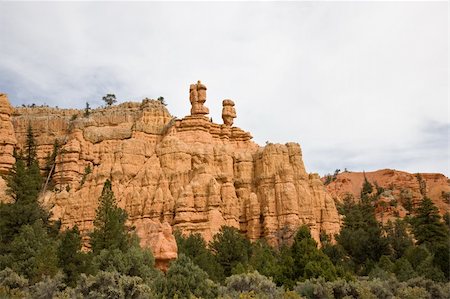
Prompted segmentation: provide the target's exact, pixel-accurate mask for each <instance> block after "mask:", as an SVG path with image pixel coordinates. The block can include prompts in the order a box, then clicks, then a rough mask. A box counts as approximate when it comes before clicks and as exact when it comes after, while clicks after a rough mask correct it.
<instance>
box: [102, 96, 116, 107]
mask: <svg viewBox="0 0 450 299" xmlns="http://www.w3.org/2000/svg"><path fill="white" fill-rule="evenodd" d="M103 101H104V102H105V103H106V105H108V106H111V105H113V104H114V103H115V102H117V100H116V95H115V94H111V93H108V94H107V95H106V96H104V97H103Z"/></svg>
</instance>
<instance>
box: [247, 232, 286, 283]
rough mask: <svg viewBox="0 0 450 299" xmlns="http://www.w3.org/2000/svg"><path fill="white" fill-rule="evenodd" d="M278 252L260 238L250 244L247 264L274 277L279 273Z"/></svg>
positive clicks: (263, 273)
mask: <svg viewBox="0 0 450 299" xmlns="http://www.w3.org/2000/svg"><path fill="white" fill-rule="evenodd" d="M279 259H280V257H279V254H278V253H277V252H276V251H275V249H274V248H272V247H271V246H270V245H269V244H267V242H266V241H265V240H264V239H262V240H258V241H256V242H255V243H253V244H252V254H251V257H250V260H249V265H250V267H251V268H253V269H254V270H256V271H258V272H259V273H261V274H262V275H264V276H266V277H272V278H275V277H277V276H279V275H280V274H281V273H280V271H281V269H280V264H279Z"/></svg>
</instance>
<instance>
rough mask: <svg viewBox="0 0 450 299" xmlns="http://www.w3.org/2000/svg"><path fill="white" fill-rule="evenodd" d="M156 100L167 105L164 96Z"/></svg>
mask: <svg viewBox="0 0 450 299" xmlns="http://www.w3.org/2000/svg"><path fill="white" fill-rule="evenodd" d="M157 100H158V102H160V103H161V104H162V105H164V106H167V104H166V101H165V100H164V97H158V99H157Z"/></svg>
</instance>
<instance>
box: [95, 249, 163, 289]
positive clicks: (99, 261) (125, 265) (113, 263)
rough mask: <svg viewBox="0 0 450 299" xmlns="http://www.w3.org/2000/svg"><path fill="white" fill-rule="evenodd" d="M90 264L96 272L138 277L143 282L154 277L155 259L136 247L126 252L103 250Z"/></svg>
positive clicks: (149, 253)
mask: <svg viewBox="0 0 450 299" xmlns="http://www.w3.org/2000/svg"><path fill="white" fill-rule="evenodd" d="M92 263H93V265H94V268H95V269H97V270H100V271H107V272H118V273H119V274H122V275H127V276H139V277H141V278H142V279H144V280H145V281H148V280H149V279H151V278H152V277H154V276H155V268H154V264H155V259H154V258H153V255H152V253H151V252H150V251H149V250H144V249H141V248H140V247H139V246H138V245H135V246H132V247H131V248H129V249H128V251H126V252H123V251H121V250H119V249H113V250H107V249H103V250H102V251H100V253H99V254H98V255H96V256H95V257H94V258H93V261H92Z"/></svg>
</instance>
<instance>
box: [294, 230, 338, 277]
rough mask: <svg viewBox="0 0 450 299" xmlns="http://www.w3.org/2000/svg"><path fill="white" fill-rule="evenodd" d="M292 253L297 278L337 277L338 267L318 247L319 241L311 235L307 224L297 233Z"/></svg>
mask: <svg viewBox="0 0 450 299" xmlns="http://www.w3.org/2000/svg"><path fill="white" fill-rule="evenodd" d="M291 253H292V258H293V259H294V273H295V276H296V277H297V279H299V278H300V279H301V278H303V279H308V278H317V277H319V276H321V277H323V278H325V279H326V280H334V279H336V278H337V275H336V268H335V267H334V265H333V263H332V262H331V261H330V259H329V258H328V256H327V255H325V254H324V253H323V252H322V251H320V250H319V249H318V248H317V243H316V241H315V240H314V239H313V238H312V237H311V233H310V231H309V228H308V227H307V226H306V225H302V226H301V227H300V228H299V230H298V231H297V233H296V234H295V237H294V243H293V244H292V247H291Z"/></svg>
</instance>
